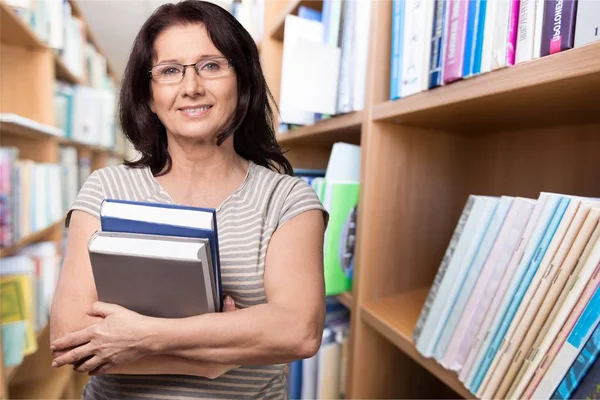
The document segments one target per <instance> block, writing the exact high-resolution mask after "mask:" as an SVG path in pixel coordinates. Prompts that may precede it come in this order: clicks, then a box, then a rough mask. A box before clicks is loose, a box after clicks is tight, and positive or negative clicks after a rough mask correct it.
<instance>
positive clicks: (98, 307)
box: [88, 301, 122, 318]
mask: <svg viewBox="0 0 600 400" xmlns="http://www.w3.org/2000/svg"><path fill="white" fill-rule="evenodd" d="M121 308H122V307H121V306H119V305H117V304H110V303H104V302H101V301H95V302H94V304H92V308H91V309H90V311H88V315H91V316H96V317H102V318H106V317H108V316H109V315H111V314H114V313H116V312H117V311H119V310H120V309H121Z"/></svg>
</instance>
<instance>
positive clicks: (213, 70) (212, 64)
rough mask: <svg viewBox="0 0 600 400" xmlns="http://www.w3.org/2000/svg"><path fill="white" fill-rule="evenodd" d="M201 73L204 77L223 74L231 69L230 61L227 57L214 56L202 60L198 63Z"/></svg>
mask: <svg viewBox="0 0 600 400" xmlns="http://www.w3.org/2000/svg"><path fill="white" fill-rule="evenodd" d="M196 67H197V68H198V71H199V72H200V75H201V76H203V77H207V78H210V77H215V76H219V75H223V74H224V73H226V72H227V70H228V69H229V61H227V59H226V58H224V57H222V58H213V59H209V60H203V61H200V62H199V63H198V64H196Z"/></svg>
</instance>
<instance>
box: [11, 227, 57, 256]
mask: <svg viewBox="0 0 600 400" xmlns="http://www.w3.org/2000/svg"><path fill="white" fill-rule="evenodd" d="M63 223H64V219H61V220H60V221H57V222H55V223H53V224H51V225H50V226H48V227H46V228H44V229H42V230H41V231H37V232H34V233H32V234H30V235H27V236H25V237H24V238H23V239H21V240H20V241H19V242H18V243H17V244H15V245H14V246H10V247H5V248H3V249H0V258H3V257H8V256H12V255H14V254H15V253H17V252H18V251H19V250H20V249H21V248H23V247H24V246H27V245H29V244H32V243H35V242H38V241H40V240H43V239H45V238H47V237H48V235H49V234H51V233H52V232H53V231H54V229H56V228H58V227H60V226H62V224H63Z"/></svg>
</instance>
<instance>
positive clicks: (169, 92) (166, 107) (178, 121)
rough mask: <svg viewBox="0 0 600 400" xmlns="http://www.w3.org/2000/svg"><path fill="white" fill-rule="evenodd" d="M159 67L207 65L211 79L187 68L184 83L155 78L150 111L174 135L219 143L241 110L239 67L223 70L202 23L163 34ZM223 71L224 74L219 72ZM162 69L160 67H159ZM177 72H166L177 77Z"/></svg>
mask: <svg viewBox="0 0 600 400" xmlns="http://www.w3.org/2000/svg"><path fill="white" fill-rule="evenodd" d="M154 51H155V54H156V58H155V59H154V60H153V66H156V65H160V66H161V67H159V68H162V66H166V65H173V64H181V65H185V64H194V63H197V62H199V61H206V63H204V64H202V65H203V67H202V69H203V71H201V74H203V73H204V71H206V74H207V75H208V76H207V77H201V76H198V74H197V73H196V71H195V70H194V68H193V67H187V68H185V74H184V76H183V78H182V79H175V80H174V81H167V82H165V81H157V80H156V79H151V89H152V101H151V103H150V108H151V109H152V111H153V112H154V113H156V114H157V115H158V117H159V119H160V120H161V122H162V123H163V125H164V126H165V127H166V129H167V132H168V133H169V134H170V135H174V136H179V137H182V138H186V139H199V140H202V141H214V140H216V136H217V134H218V133H219V132H220V131H221V130H222V129H223V128H224V127H226V126H227V124H228V123H229V121H230V120H231V118H232V116H233V113H234V111H235V108H236V106H237V81H236V76H235V71H234V69H233V68H227V67H225V68H221V67H218V66H216V65H215V63H211V62H210V61H211V60H217V61H219V60H220V61H221V62H222V61H223V58H222V57H223V54H221V53H220V52H219V51H218V50H217V48H216V47H215V45H214V44H213V43H212V42H211V40H210V39H209V37H208V33H207V31H206V29H205V27H204V25H202V24H196V25H175V26H172V27H170V28H168V29H166V30H164V31H163V32H161V33H160V34H159V36H158V37H157V38H156V40H155V43H154ZM219 68H221V72H219V73H214V71H216V70H217V69H219ZM155 71H156V69H155ZM175 72H176V69H174V68H170V69H164V68H163V69H162V72H161V73H162V74H165V75H168V74H174V73H175Z"/></svg>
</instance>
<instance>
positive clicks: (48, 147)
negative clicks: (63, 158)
mask: <svg viewBox="0 0 600 400" xmlns="http://www.w3.org/2000/svg"><path fill="white" fill-rule="evenodd" d="M56 143H57V142H56V139H53V138H46V139H37V140H35V139H29V138H21V137H18V136H12V135H5V134H4V132H2V146H5V147H17V148H18V149H19V158H20V159H27V160H33V161H35V162H49V163H55V162H56V161H57V154H56V146H57V144H56Z"/></svg>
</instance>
